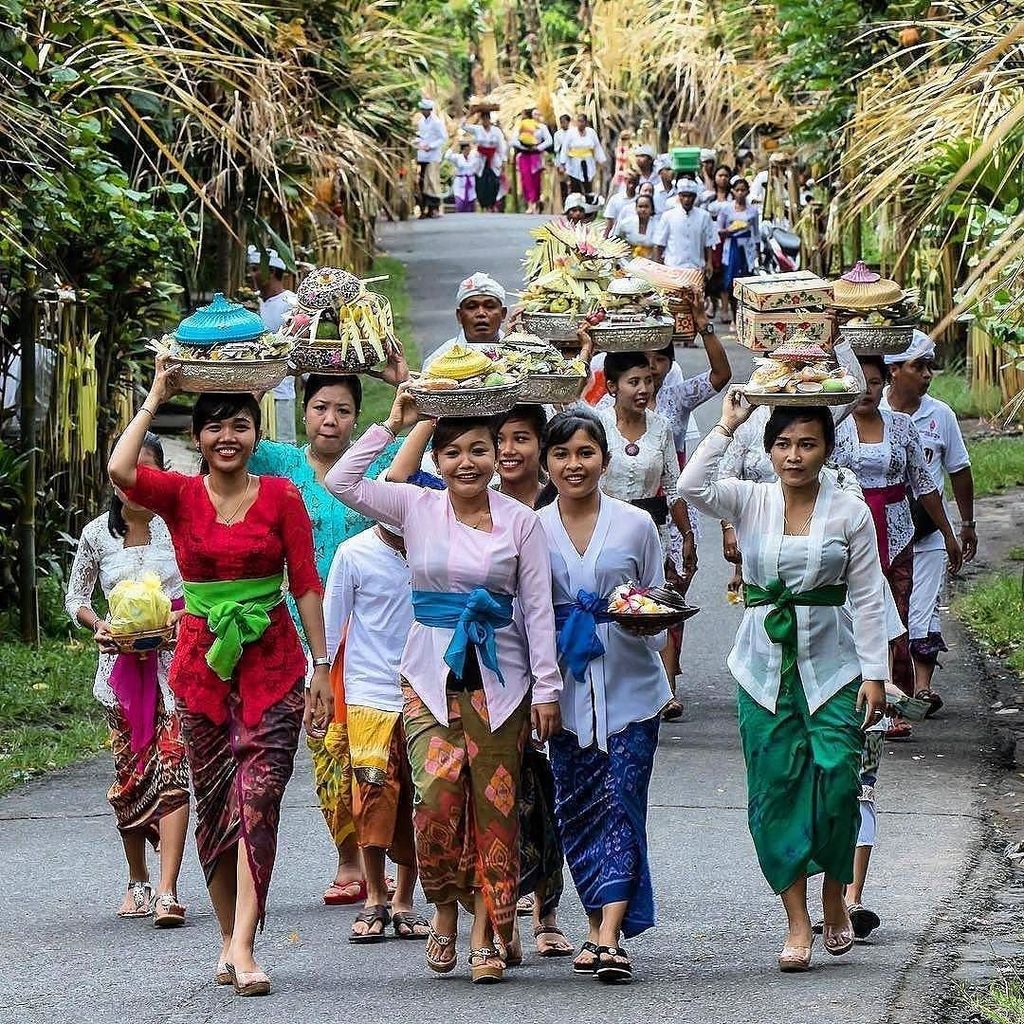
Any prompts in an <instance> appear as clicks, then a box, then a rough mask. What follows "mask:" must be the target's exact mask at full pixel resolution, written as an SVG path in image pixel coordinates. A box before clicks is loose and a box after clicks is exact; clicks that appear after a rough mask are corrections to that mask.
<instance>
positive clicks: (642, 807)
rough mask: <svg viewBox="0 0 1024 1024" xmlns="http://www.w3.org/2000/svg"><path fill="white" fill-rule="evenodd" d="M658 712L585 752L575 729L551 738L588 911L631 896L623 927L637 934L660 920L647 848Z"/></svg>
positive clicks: (564, 829)
mask: <svg viewBox="0 0 1024 1024" xmlns="http://www.w3.org/2000/svg"><path fill="white" fill-rule="evenodd" d="M658 724H659V718H657V717H655V718H651V719H648V720H647V721H646V722H633V723H631V724H630V725H628V726H626V728H625V729H623V730H622V731H621V732H618V733H616V734H615V735H614V736H609V737H608V753H605V752H604V751H603V750H601V748H600V747H598V746H597V745H596V744H594V745H593V746H590V747H588V748H587V749H586V750H581V749H580V746H579V743H578V741H577V738H576V736H575V735H573V733H571V732H567V731H563V732H560V733H558V734H557V735H555V736H552V737H551V740H550V741H549V749H550V752H551V769H552V772H553V773H554V777H555V818H556V820H557V822H558V830H559V832H560V833H561V836H562V842H563V844H564V846H565V859H566V860H567V861H568V862H569V870H570V871H571V872H572V880H573V882H574V884H575V886H576V891H577V893H579V897H580V902H581V903H582V904H583V909H584V910H585V911H586V912H587V913H588V914H592V913H597V912H599V911H600V910H601V908H602V907H605V906H607V905H608V904H610V903H620V902H623V901H626V902H628V904H629V905H628V907H627V909H626V916H625V918H624V919H623V922H622V932H623V934H624V935H625V936H626V938H627V939H628V938H632V937H633V936H634V935H639V934H640V933H641V932H643V931H646V930H647V929H648V928H651V927H653V925H654V923H655V913H654V888H653V885H652V883H651V871H650V863H649V859H648V853H647V793H648V789H649V787H650V782H651V772H652V771H653V770H654V754H655V751H656V750H657V748H658Z"/></svg>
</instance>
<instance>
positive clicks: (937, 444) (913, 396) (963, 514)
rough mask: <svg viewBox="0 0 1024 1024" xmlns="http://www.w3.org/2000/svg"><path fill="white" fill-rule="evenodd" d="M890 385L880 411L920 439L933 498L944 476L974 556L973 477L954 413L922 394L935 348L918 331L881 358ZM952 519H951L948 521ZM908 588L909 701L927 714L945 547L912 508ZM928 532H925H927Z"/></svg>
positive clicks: (941, 646) (938, 647)
mask: <svg viewBox="0 0 1024 1024" xmlns="http://www.w3.org/2000/svg"><path fill="white" fill-rule="evenodd" d="M885 362H886V364H887V365H888V367H889V370H890V372H891V374H892V383H891V384H890V385H889V387H888V388H887V389H886V392H885V394H884V395H883V397H882V403H881V404H882V407H883V408H885V409H891V410H893V411H894V412H903V413H906V414H907V415H909V416H910V418H911V419H912V420H913V421H914V426H915V427H917V432H918V434H919V435H920V437H921V447H922V448H923V449H924V455H925V460H926V461H927V463H928V470H929V472H930V473H931V475H932V479H933V480H934V481H935V486H936V487H937V488H938V490H939V493H940V494H941V493H943V492H944V491H945V483H946V481H945V475H946V474H947V473H948V474H949V481H950V485H951V486H952V489H953V498H954V500H955V501H956V504H957V509H958V511H959V513H960V543H961V545H962V547H963V552H964V561H965V562H969V561H971V559H973V558H974V556H975V554H977V551H978V534H977V530H976V524H975V522H974V477H973V476H972V474H971V460H970V456H969V455H968V454H967V446H966V445H965V444H964V439H963V434H962V433H961V432H960V424H959V423H958V422H957V419H956V413H954V412H953V410H952V409H951V408H950V407H949V406H948V405H946V403H945V402H940V401H939V400H938V399H937V398H932V396H931V395H929V394H928V388H929V386H930V384H931V381H932V371H933V368H934V365H935V343H934V342H933V341H932V340H931V339H930V338H929V337H928V335H927V334H925V333H924V332H923V331H914V340H913V341H912V342H911V345H910V347H909V348H908V349H907V350H906V351H905V352H901V353H900V354H898V355H890V356H886V357H885ZM951 518H952V517H951ZM915 526H916V527H917V529H916V531H915V542H914V589H913V590H912V591H911V594H910V616H909V618H910V621H909V622H908V623H907V626H908V631H909V633H910V653H911V655H912V656H913V659H914V690H915V696H917V697H921V698H923V699H925V700H927V701H929V703H931V705H932V708H933V710H935V711H937V710H938V709H939V708H940V707H941V706H942V699H941V698H940V697H939V696H938V695H937V694H934V693H933V692H932V688H931V682H932V676H933V675H934V673H935V665H936V664H937V662H938V656H939V653H940V652H941V651H945V650H948V648H947V647H946V644H945V642H944V641H943V639H942V624H941V621H940V619H939V613H938V610H939V601H940V597H941V594H942V588H943V584H944V583H945V579H946V548H945V544H944V542H943V539H942V534H941V533H940V532H939V531H938V529H937V528H934V524H932V523H931V520H930V519H929V518H928V517H927V516H923V517H922V516H921V514H920V509H916V508H915ZM929 527H931V528H929Z"/></svg>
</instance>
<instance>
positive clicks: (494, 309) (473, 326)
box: [423, 270, 508, 370]
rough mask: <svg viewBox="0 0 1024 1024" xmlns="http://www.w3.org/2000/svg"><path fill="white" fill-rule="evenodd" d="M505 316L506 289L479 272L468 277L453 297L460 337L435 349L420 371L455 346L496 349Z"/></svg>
mask: <svg viewBox="0 0 1024 1024" xmlns="http://www.w3.org/2000/svg"><path fill="white" fill-rule="evenodd" d="M507 315H508V307H507V306H506V304H505V289H504V288H503V287H502V286H501V285H500V284H499V283H498V282H497V281H495V280H494V278H493V277H491V276H490V275H489V274H485V273H484V272H483V271H481V270H478V271H477V272H476V273H475V274H473V275H472V276H471V277H467V278H466V279H465V280H464V281H463V282H462V283H461V284H460V285H459V287H458V290H457V291H456V293H455V319H456V320H457V321H458V322H459V333H458V334H456V335H455V337H454V338H449V339H448V340H447V341H446V342H444V343H443V344H441V345H438V347H437V348H436V349H434V351H433V352H431V353H430V355H429V356H428V357H427V359H426V360H425V361H424V363H423V369H424V370H425V369H427V367H428V366H430V364H431V363H432V362H433V361H434V360H435V359H437V358H438V357H439V356H443V355H444V354H445V352H448V351H449V350H450V349H452V348H453V347H454V346H455V345H479V346H484V345H496V344H497V343H498V342H499V341H500V340H501V336H502V330H501V325H502V324H503V323H504V321H505V317H506V316H507Z"/></svg>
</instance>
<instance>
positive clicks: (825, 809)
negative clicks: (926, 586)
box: [679, 390, 889, 972]
mask: <svg viewBox="0 0 1024 1024" xmlns="http://www.w3.org/2000/svg"><path fill="white" fill-rule="evenodd" d="M750 411H751V407H750V406H749V405H747V404H746V403H745V401H744V399H743V398H742V394H741V392H739V391H738V390H730V392H729V393H728V394H727V396H726V398H725V401H724V403H723V409H722V418H721V421H720V422H719V424H718V426H716V427H715V429H714V430H713V431H712V432H711V433H710V434H709V435H708V436H707V437H706V438H705V439H704V441H703V442H701V444H700V445H699V446H698V448H697V450H696V452H694V454H693V455H692V456H691V457H690V461H689V462H688V463H687V465H686V468H685V469H684V470H683V472H682V474H681V475H680V477H679V489H680V492H681V493H682V494H683V496H684V497H685V498H686V499H687V500H688V501H690V502H691V503H692V504H693V505H695V506H696V507H697V508H699V509H701V510H702V511H704V512H707V513H708V514H709V515H713V516H717V517H720V518H725V519H727V520H728V521H729V522H730V523H732V524H734V525H735V529H736V535H737V538H738V542H739V547H740V549H741V550H742V552H743V597H744V602H745V604H746V612H745V613H744V616H743V621H742V623H741V625H740V629H739V632H738V633H737V635H736V643H735V645H734V647H733V650H732V653H731V654H730V655H729V668H730V669H731V671H732V673H733V675H734V676H735V677H736V679H737V681H738V682H739V686H740V689H739V725H740V737H741V739H742V744H743V755H744V759H745V761H746V765H747V800H748V817H749V822H750V832H751V835H752V837H753V839H754V846H755V848H756V850H757V855H758V860H759V861H760V864H761V870H762V871H763V873H764V876H765V878H766V879H767V881H768V883H769V885H771V887H772V889H774V890H775V892H776V893H778V894H779V895H780V896H781V897H782V902H783V906H784V907H785V910H786V914H787V917H788V919H789V928H788V931H787V934H786V940H785V943H784V945H783V948H782V951H781V953H780V954H779V969H780V970H781V971H784V972H789V971H804V970H807V969H808V968H809V966H810V963H811V945H812V942H813V935H812V931H811V920H810V917H809V916H808V912H807V880H808V877H809V876H811V875H815V874H819V873H823V874H824V880H823V883H822V903H823V906H824V918H825V923H824V944H825V950H826V952H828V953H830V954H832V955H833V956H841V955H842V954H844V953H848V952H849V951H850V950H851V949H852V948H853V941H854V935H853V929H852V926H851V923H850V917H849V914H848V913H847V909H846V904H845V902H844V899H843V886H844V885H847V884H848V883H849V882H851V881H852V880H853V860H854V847H855V845H856V842H857V832H858V826H859V822H860V815H859V811H858V800H859V797H860V777H859V772H860V763H861V749H862V746H863V733H862V729H863V728H867V727H869V726H871V725H874V724H876V723H877V722H878V721H879V720H880V719H881V718H882V715H883V714H884V711H885V703H886V698H885V680H886V679H887V678H888V672H889V663H888V662H889V658H888V644H887V642H886V636H885V631H884V630H883V629H879V628H878V626H879V623H882V622H884V621H885V605H884V601H883V596H882V595H883V577H882V570H881V565H880V564H879V560H878V544H877V541H876V539H875V530H874V526H873V524H872V521H871V514H870V512H869V510H868V508H867V506H866V505H865V504H864V503H863V502H862V501H861V500H860V499H859V498H857V497H855V496H853V495H850V494H847V493H845V492H843V491H840V490H839V489H838V488H837V486H836V483H835V480H834V478H833V477H832V476H831V475H830V474H823V473H822V468H823V466H824V465H825V461H826V460H827V459H828V457H829V456H830V455H831V454H832V450H833V448H834V445H835V427H834V424H833V421H832V415H831V413H830V412H829V410H828V409H824V408H820V407H803V408H794V409H780V408H777V409H775V410H774V411H773V413H772V415H771V417H770V418H769V420H768V425H767V427H766V428H765V433H764V448H765V450H766V451H767V453H768V454H769V456H770V458H771V461H772V464H773V466H774V469H775V472H776V474H777V476H778V480H777V481H776V482H773V483H754V482H751V481H747V480H733V479H720V478H719V462H720V460H721V458H722V455H723V454H724V452H725V449H726V447H727V446H728V444H729V441H730V439H731V438H732V435H733V432H734V431H735V430H736V428H737V427H738V426H740V424H742V423H743V422H744V421H745V420H746V419H747V418H748V416H749V415H750ZM847 600H849V603H848V609H844V607H843V606H844V605H846V604H847Z"/></svg>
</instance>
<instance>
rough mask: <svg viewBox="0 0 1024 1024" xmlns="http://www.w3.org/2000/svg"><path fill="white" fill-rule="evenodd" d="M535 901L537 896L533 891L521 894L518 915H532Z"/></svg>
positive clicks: (517, 906)
mask: <svg viewBox="0 0 1024 1024" xmlns="http://www.w3.org/2000/svg"><path fill="white" fill-rule="evenodd" d="M534 901H535V897H534V895H533V893H532V892H528V893H527V894H526V895H525V896H520V897H519V902H518V903H517V904H516V917H532V916H533V905H534Z"/></svg>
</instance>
